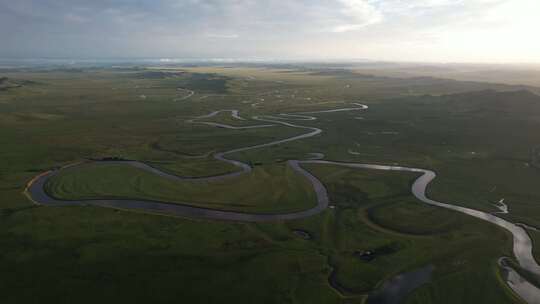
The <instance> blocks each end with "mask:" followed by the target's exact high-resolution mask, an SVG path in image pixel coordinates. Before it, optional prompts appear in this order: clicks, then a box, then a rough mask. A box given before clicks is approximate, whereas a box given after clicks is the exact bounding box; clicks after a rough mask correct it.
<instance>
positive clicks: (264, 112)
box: [0, 67, 540, 303]
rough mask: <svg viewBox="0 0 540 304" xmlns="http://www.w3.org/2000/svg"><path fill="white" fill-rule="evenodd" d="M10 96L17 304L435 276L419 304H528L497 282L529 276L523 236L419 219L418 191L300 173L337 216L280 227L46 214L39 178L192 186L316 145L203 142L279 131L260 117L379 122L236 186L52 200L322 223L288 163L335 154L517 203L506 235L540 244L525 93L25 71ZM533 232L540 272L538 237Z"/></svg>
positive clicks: (345, 290) (325, 129)
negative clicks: (515, 259) (318, 185)
mask: <svg viewBox="0 0 540 304" xmlns="http://www.w3.org/2000/svg"><path fill="white" fill-rule="evenodd" d="M0 79H1V80H0V88H4V87H7V84H9V89H0V146H1V147H2V149H1V150H0V159H2V161H1V162H0V194H1V196H0V248H2V250H1V251H2V253H1V254H0V273H2V275H0V293H1V294H2V295H3V296H2V303H34V302H36V301H37V299H39V302H40V303H58V302H74V301H77V302H79V303H95V302H96V301H100V302H107V303H109V302H110V303H113V302H119V301H120V302H128V301H131V302H157V303H170V302H172V301H178V300H179V299H182V300H183V301H185V302H193V303H251V302H261V303H364V301H365V300H366V298H367V297H368V295H370V294H373V292H375V291H376V290H379V289H381V287H382V286H383V284H384V282H387V281H388V280H389V279H390V278H392V277H394V276H396V275H398V274H400V273H405V272H410V271H414V270H417V269H421V268H423V267H427V266H432V267H433V271H432V274H431V277H430V280H429V281H428V282H426V283H425V284H422V285H421V286H419V287H418V288H416V289H415V290H414V291H413V292H411V293H410V294H408V295H406V296H405V297H404V298H403V299H402V301H403V302H404V303H405V302H406V303H520V300H519V299H518V298H517V297H516V296H515V295H514V294H513V293H512V291H511V290H510V289H509V288H508V286H507V285H506V284H505V282H504V279H503V278H502V274H501V271H500V268H499V267H498V266H497V260H498V259H499V257H501V256H509V257H512V256H513V254H512V247H511V246H512V238H511V235H510V234H509V233H507V232H506V231H504V230H502V229H500V228H498V227H496V226H494V225H491V224H488V223H486V222H483V221H480V220H477V219H473V218H471V217H468V216H466V215H463V214H460V213H457V212H453V211H448V210H444V209H441V208H436V207H430V206H427V205H424V204H422V203H421V202H420V201H418V200H417V199H416V198H415V197H414V196H413V195H412V194H411V192H410V187H411V184H412V182H413V181H414V179H415V178H416V177H417V176H416V175H414V174H407V173H401V172H377V171H374V170H352V169H347V168H343V167H337V166H332V165H320V164H309V165H307V164H306V165H302V166H303V167H304V168H305V169H307V170H308V171H309V172H311V173H312V174H313V175H315V176H317V177H318V178H319V179H320V180H321V181H322V182H323V183H324V185H325V186H326V187H327V189H328V192H329V198H330V208H328V209H326V210H325V211H323V212H322V213H320V214H318V215H314V216H312V217H309V218H305V219H301V220H293V221H277V222H270V223H239V222H221V221H199V220H192V219H184V218H171V217H163V216H157V215H151V214H141V213H136V212H129V211H121V210H113V209H105V208H98V207H90V206H88V207H81V206H71V207H45V206H38V205H35V204H33V203H32V202H31V201H30V200H28V199H27V197H26V196H25V195H24V194H23V191H24V189H25V187H26V184H27V182H28V181H30V180H31V179H32V178H33V177H34V176H36V175H37V174H40V173H42V172H44V171H47V170H50V169H53V168H57V167H60V166H64V165H67V164H71V163H74V162H79V161H88V160H91V159H104V158H105V159H129V160H137V161H141V162H145V163H147V164H149V165H151V166H153V167H155V168H159V169H162V170H164V171H166V172H169V173H172V174H175V175H178V176H185V177H206V176H213V175H218V174H223V173H231V172H237V171H238V170H239V168H238V167H235V166H233V165H231V164H228V163H225V162H223V161H219V160H218V159H216V158H214V154H215V153H218V152H223V151H228V150H232V149H237V148H241V147H246V146H253V145H257V144H263V143H268V142H271V141H276V140H280V139H284V138H289V137H292V136H296V135H300V134H304V133H306V132H307V131H306V130H304V129H300V128H295V127H290V126H286V125H283V124H279V123H277V124H276V123H270V124H274V126H272V127H265V128H255V129H241V128H240V129H238V128H236V129H235V128H225V127H219V126H215V125H209V124H201V123H200V122H208V123H214V124H224V125H228V126H233V127H245V126H253V125H260V124H268V123H267V122H262V121H259V120H257V119H254V118H253V116H259V117H262V116H274V117H275V116H279V114H281V113H291V112H313V111H321V110H331V109H337V108H347V107H352V105H351V104H352V103H362V104H366V105H368V106H369V109H368V110H366V111H347V112H333V113H318V114H310V115H314V116H316V117H317V118H318V119H317V120H310V121H308V120H306V121H298V120H292V119H291V120H286V121H287V122H289V123H299V124H301V125H305V126H310V127H315V128H320V129H321V130H322V133H321V134H319V135H317V136H314V137H311V138H306V139H302V140H298V141H291V142H287V143H282V144H279V145H274V146H271V147H265V148H263V149H253V150H249V151H243V152H237V153H233V154H230V155H228V157H230V158H232V159H236V160H240V161H244V162H246V163H247V164H249V165H251V166H252V167H253V171H252V172H251V173H249V174H245V175H241V176H238V177H234V178H231V179H224V180H219V181H211V182H195V181H181V182H177V181H176V182H175V181H170V180H166V179H163V178H160V177H158V176H155V175H153V174H151V173H148V172H145V171H141V170H138V169H136V168H132V167H129V166H124V165H117V164H107V163H106V162H101V163H92V162H88V164H86V165H83V166H80V167H74V168H72V169H67V170H63V171H61V173H59V174H58V175H57V176H55V177H54V178H53V179H52V180H50V181H49V183H48V184H47V185H46V190H47V191H48V192H49V193H50V194H51V195H53V196H55V197H57V198H61V199H96V198H134V199H148V200H160V201H167V202H172V203H182V204H189V205H193V206H201V207H205V208H215V209H220V210H235V211H244V212H250V213H279V212H289V211H300V210H305V209H308V208H310V207H311V206H313V205H315V193H314V192H313V189H312V186H311V184H310V183H309V181H308V180H306V179H305V178H304V177H302V176H299V175H298V174H296V173H295V172H293V170H292V169H291V168H290V167H289V166H288V165H287V160H291V159H297V160H305V159H309V158H312V157H314V156H313V154H312V153H322V154H324V158H325V159H328V160H333V161H340V162H358V163H369V164H375V163H376V164H389V165H391V164H398V165H402V166H411V167H419V168H426V169H430V170H433V171H435V172H437V174H438V177H437V178H436V179H435V180H434V182H433V183H432V184H431V185H430V187H429V188H428V190H429V193H428V194H429V196H430V197H432V198H434V199H437V200H439V201H441V202H447V203H452V204H460V205H463V206H467V207H471V208H475V209H479V210H484V211H488V212H500V209H499V208H498V207H497V206H500V203H501V202H504V203H505V204H507V205H508V208H509V213H508V214H498V215H499V216H501V217H503V218H505V219H508V220H510V221H512V222H520V223H525V224H527V225H530V226H532V227H539V228H540V208H539V205H538V204H539V203H540V190H539V187H537V181H538V180H540V171H539V169H538V168H540V167H538V166H539V165H538V151H539V150H538V147H539V146H540V137H539V136H538V132H537V130H538V129H539V127H540V97H539V96H537V95H535V94H534V93H532V92H531V91H529V90H524V89H523V87H513V86H509V85H498V84H484V83H480V82H460V81H449V80H440V79H435V78H408V79H400V78H388V77H377V76H369V75H359V74H355V73H351V72H348V71H344V70H337V69H316V68H297V67H296V68H293V67H287V68H283V67H281V68H279V69H278V68H271V67H264V68H256V67H233V68H225V67H190V68H182V67H148V68H143V67H138V68H135V67H130V68H92V69H81V70H68V69H50V70H48V69H39V70H31V69H22V70H8V72H3V73H2V74H0ZM13 84H16V85H13ZM221 110H228V111H223V112H220V113H218V114H216V115H212V116H210V117H206V118H205V117H204V116H208V115H209V114H211V113H212V112H214V111H221ZM232 110H238V112H239V117H241V118H243V119H244V120H242V119H238V118H235V117H234V116H233V115H232V112H230V111H232ZM297 119H298V117H297ZM282 121H285V120H282ZM299 232H301V233H299ZM529 232H530V235H531V237H532V239H533V242H534V244H535V256H536V258H537V259H540V254H539V253H538V252H540V249H538V245H539V244H538V242H539V239H540V237H539V236H538V232H535V231H533V230H529ZM302 236H303V237H302Z"/></svg>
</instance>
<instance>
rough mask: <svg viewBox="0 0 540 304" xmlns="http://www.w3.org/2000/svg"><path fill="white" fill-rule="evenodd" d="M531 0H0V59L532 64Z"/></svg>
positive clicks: (539, 7) (535, 44)
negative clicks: (161, 58) (111, 58)
mask: <svg viewBox="0 0 540 304" xmlns="http://www.w3.org/2000/svg"><path fill="white" fill-rule="evenodd" d="M539 11H540V1H538V0H311V1H308V0H289V1H277V0H265V1H262V0H131V1H129V0H93V1H86V0H85V1H83V0H17V1H12V0H0V26H1V27H2V28H3V29H4V30H3V31H1V32H0V39H1V41H2V47H1V48H0V57H3V58H22V57H64V58H65V57H68V58H106V57H123V58H126V57H152V58H160V57H163V58H212V57H219V58H273V59H302V60H305V59H310V60H312V59H324V60H329V59H331V60H339V59H354V58H365V59H372V60H386V61H417V62H420V61H430V62H494V63H525V62H531V63H532V62H534V63H540V40H539V39H537V37H536V36H537V33H536V32H537V30H538V29H540V18H538V12H539Z"/></svg>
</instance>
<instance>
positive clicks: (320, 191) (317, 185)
mask: <svg viewBox="0 0 540 304" xmlns="http://www.w3.org/2000/svg"><path fill="white" fill-rule="evenodd" d="M352 105H353V106H354V107H348V108H340V109H332V110H325V111H311V112H297V113H283V114H276V115H274V116H254V117H252V119H253V120H256V121H260V122H263V123H264V124H263V125H254V126H247V127H234V126H229V125H225V124H219V123H213V122H204V121H200V120H201V119H204V118H211V117H213V116H215V115H217V114H218V113H221V112H231V114H232V116H233V118H235V119H240V120H243V118H241V117H240V116H239V115H238V110H220V111H215V112H212V113H210V114H208V115H204V116H199V117H197V118H195V119H192V120H189V121H187V122H188V123H199V124H205V125H210V126H216V127H222V128H229V129H248V128H260V127H271V126H275V125H282V126H286V127H291V128H297V129H303V130H306V131H307V132H306V133H303V134H301V135H297V136H293V137H289V138H285V139H281V140H277V141H272V142H269V143H264V144H259V145H253V146H247V147H242V148H237V149H233V150H229V151H225V152H218V153H215V154H214V158H215V159H217V160H220V161H223V162H227V163H229V164H232V165H234V166H236V167H238V168H239V169H240V170H239V171H237V172H233V173H228V174H224V175H218V176H211V177H200V178H190V177H180V176H176V175H173V174H169V173H167V172H163V171H161V170H159V169H157V168H154V167H151V166H149V165H147V164H145V163H142V162H138V161H107V162H106V163H108V164H113V163H116V164H123V165H127V166H132V167H136V168H139V169H142V170H145V171H148V172H151V173H153V174H156V175H159V176H161V177H164V178H168V179H172V180H201V181H210V180H222V179H227V178H231V177H235V176H239V175H241V174H246V173H248V172H250V171H251V170H252V168H251V167H250V166H249V165H248V164H246V163H243V162H240V161H237V160H234V159H231V158H228V157H227V156H228V155H230V154H234V153H238V152H243V151H248V150H253V149H260V148H265V147H270V146H274V145H279V144H283V143H287V142H292V141H297V140H302V139H306V138H310V137H313V136H317V135H319V134H321V133H322V132H323V130H321V129H319V128H315V127H309V126H303V125H299V124H294V123H292V122H288V121H313V120H316V119H317V118H316V117H315V116H312V115H314V114H323V113H335V112H345V111H362V110H366V109H367V108H368V107H367V106H366V105H363V104H359V103H353V104H352ZM318 156H321V155H318ZM318 158H320V157H318ZM302 164H322V165H335V166H342V167H348V168H353V169H361V170H384V171H400V172H413V173H417V174H418V175H419V177H418V178H417V179H416V180H415V182H414V184H413V186H412V193H413V194H414V196H415V197H416V198H418V199H419V200H420V201H422V202H424V203H426V204H429V205H433V206H437V207H441V208H446V209H451V210H454V211H457V212H461V213H464V214H467V215H470V216H473V217H476V218H479V219H482V220H484V221H487V222H490V223H493V224H495V225H497V226H499V227H501V228H504V229H506V230H507V231H509V232H510V233H512V236H513V252H514V256H515V258H516V260H517V261H518V263H519V265H520V266H521V267H522V268H523V269H525V270H527V271H529V272H531V273H533V274H536V275H538V276H540V265H538V263H537V262H536V260H535V259H534V257H533V254H532V241H531V239H530V237H529V235H528V234H527V232H526V231H525V230H524V229H523V228H522V227H520V226H518V225H516V224H514V223H511V222H509V221H507V220H504V219H502V218H500V217H497V216H495V215H493V214H490V213H486V212H482V211H479V210H474V209H470V208H466V207H461V206H457V205H453V204H446V203H441V202H438V201H434V200H432V199H430V198H428V197H427V196H426V188H427V186H428V185H429V183H430V182H431V181H433V179H435V177H436V174H435V172H433V171H430V170H426V169H419V168H409V167H400V166H386V165H374V164H360V163H344V162H335V161H327V160H322V159H310V160H289V161H288V165H289V166H290V167H291V168H292V169H293V170H294V172H296V173H297V174H299V175H302V176H303V177H305V178H306V179H307V180H309V182H310V183H311V185H312V187H313V190H314V191H315V193H316V198H317V204H316V206H315V207H313V208H311V209H307V210H304V211H300V212H292V213H283V214H257V213H243V212H234V211H224V210H217V209H210V208H201V207H194V206H190V205H189V203H188V202H186V204H176V203H175V204H173V203H168V202H159V201H151V200H133V199H97V200H70V201H66V200H60V199H57V198H54V197H52V196H50V195H49V194H48V193H47V192H46V191H45V184H46V183H47V181H48V180H49V179H50V178H52V177H54V176H56V175H57V174H58V173H59V172H61V171H63V170H74V169H76V168H77V167H78V166H80V165H82V163H79V164H74V165H69V166H66V167H63V168H60V169H56V170H51V171H47V172H44V173H42V174H40V175H38V176H36V177H35V178H33V179H32V180H31V181H30V182H29V183H28V185H27V188H26V194H27V195H28V196H29V197H30V199H31V200H32V201H34V202H35V203H37V204H42V205H48V206H68V205H69V206H71V205H94V206H101V207H109V208H117V209H127V210H139V211H144V212H149V213H155V214H163V215H174V216H180V217H188V218H196V219H212V220H230V221H245V222H264V221H282V220H293V219H301V218H306V217H310V216H313V215H315V214H318V213H320V212H322V211H324V210H325V209H326V208H327V207H328V202H329V201H328V191H327V190H326V187H325V186H324V185H323V183H322V182H321V181H320V180H319V179H318V178H317V177H315V176H314V175H312V174H311V173H310V172H308V171H307V170H305V169H304V168H303V167H302ZM505 267H507V268H509V267H508V266H505ZM505 269H506V268H505ZM509 273H510V276H509V277H508V278H507V282H508V284H509V286H510V287H511V288H512V290H513V291H514V292H515V293H517V294H518V295H520V296H521V298H522V299H524V300H526V301H527V302H528V303H529V304H536V303H540V289H538V288H537V287H535V286H534V285H532V284H530V283H528V282H527V281H525V280H524V279H523V278H521V277H520V276H519V274H517V272H515V271H513V272H512V271H509Z"/></svg>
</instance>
